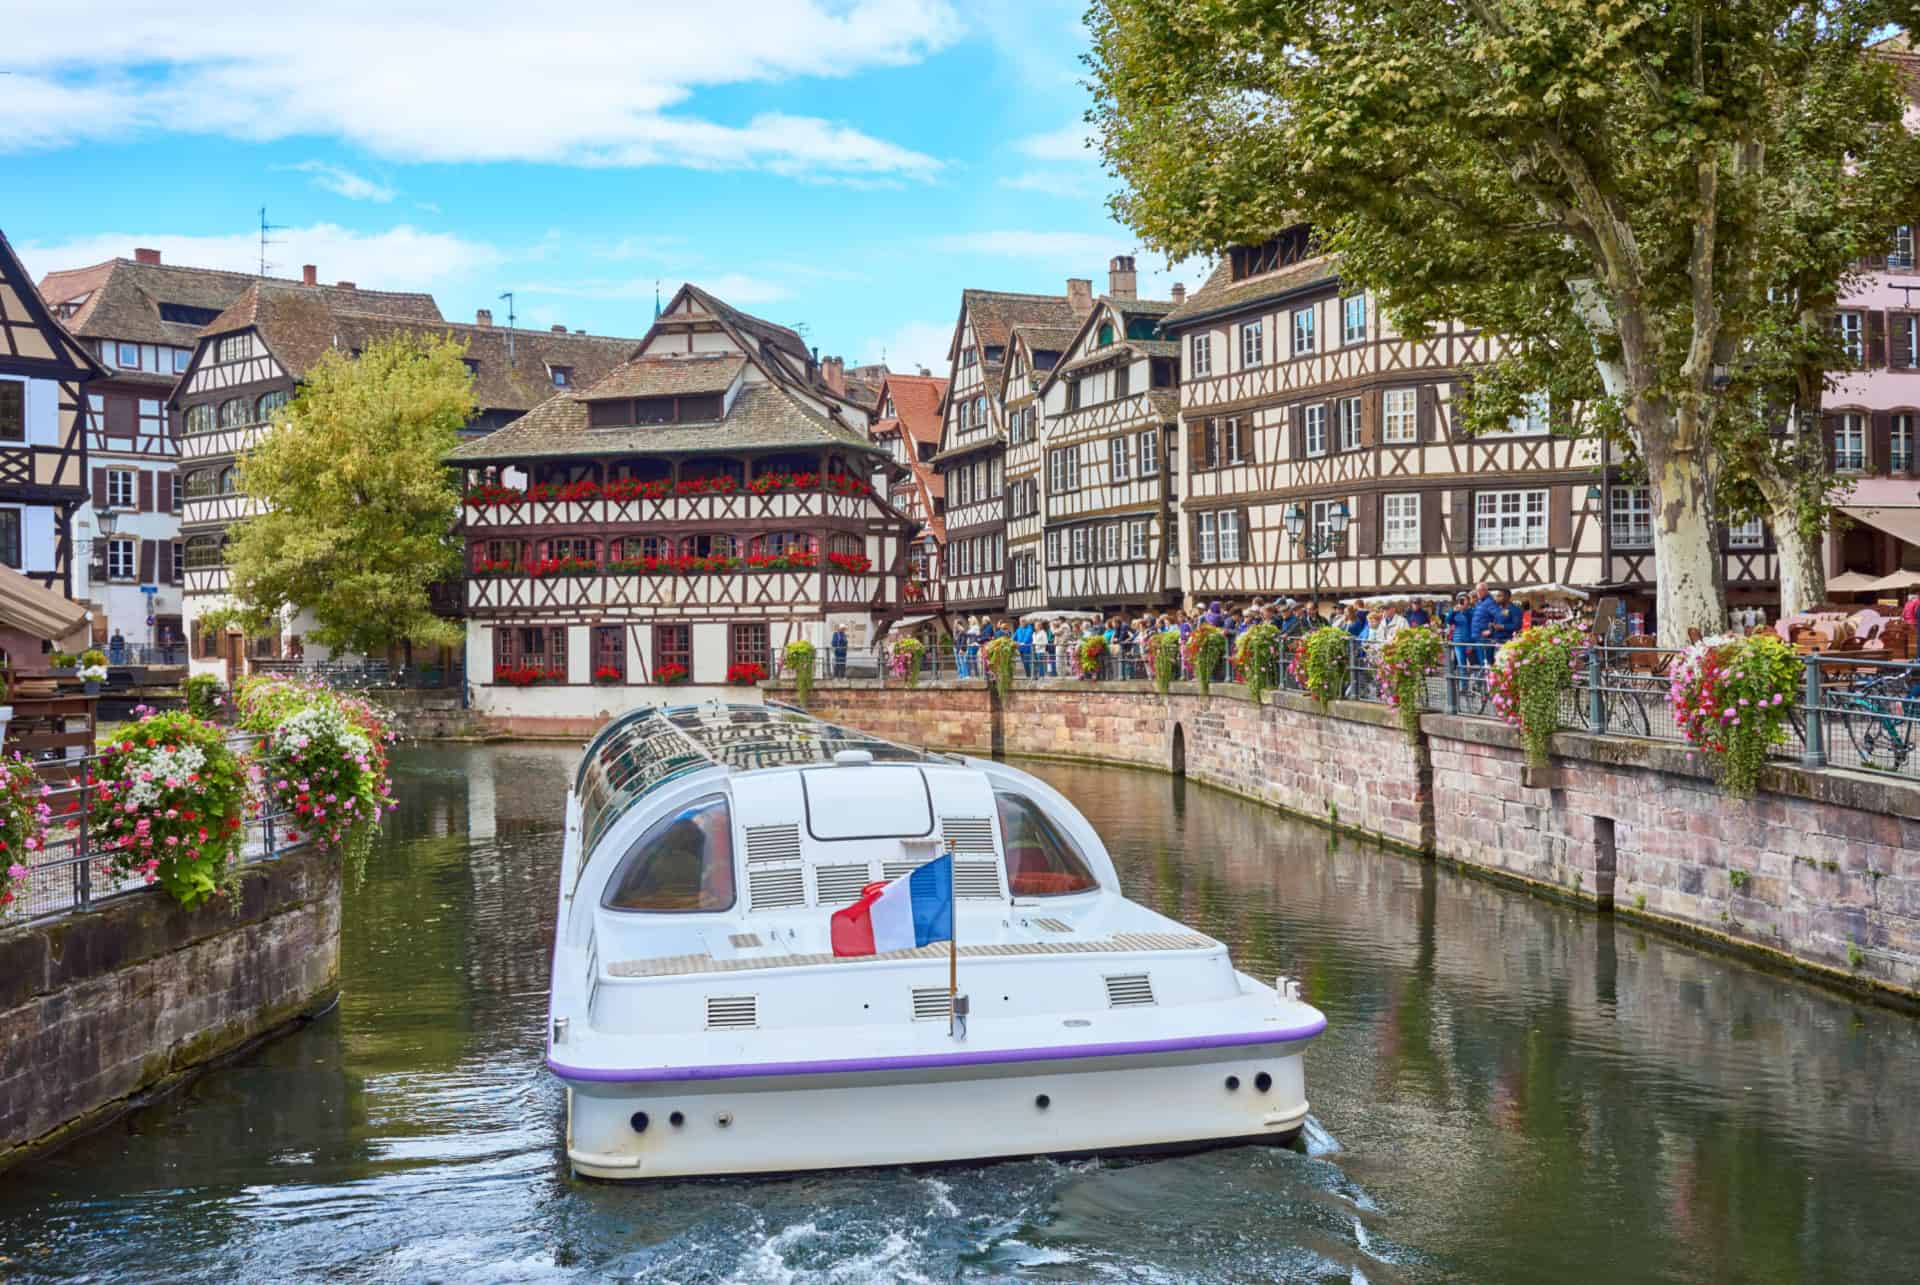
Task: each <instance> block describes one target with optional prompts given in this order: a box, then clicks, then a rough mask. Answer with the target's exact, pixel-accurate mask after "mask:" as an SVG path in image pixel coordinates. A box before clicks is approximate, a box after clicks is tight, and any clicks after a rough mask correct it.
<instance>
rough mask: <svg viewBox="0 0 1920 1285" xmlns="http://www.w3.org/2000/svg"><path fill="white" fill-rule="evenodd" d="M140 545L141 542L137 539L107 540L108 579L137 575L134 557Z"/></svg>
mask: <svg viewBox="0 0 1920 1285" xmlns="http://www.w3.org/2000/svg"><path fill="white" fill-rule="evenodd" d="M139 547H140V545H139V542H138V541H135V540H109V541H107V579H109V580H131V579H133V578H134V575H135V568H134V558H135V555H136V553H137V551H138V550H139Z"/></svg>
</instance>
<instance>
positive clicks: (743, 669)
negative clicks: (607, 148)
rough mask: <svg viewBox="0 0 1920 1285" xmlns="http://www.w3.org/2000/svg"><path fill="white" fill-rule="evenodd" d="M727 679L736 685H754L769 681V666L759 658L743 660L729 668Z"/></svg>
mask: <svg viewBox="0 0 1920 1285" xmlns="http://www.w3.org/2000/svg"><path fill="white" fill-rule="evenodd" d="M727 681H728V682H729V683H731V684H732V685H733V686H735V687H752V686H754V685H755V684H757V683H764V682H766V681H767V667H766V666H765V665H762V664H761V663H760V662H759V661H757V660H749V661H742V662H741V663H740V664H738V665H734V666H732V667H730V668H729V669H728V670H727Z"/></svg>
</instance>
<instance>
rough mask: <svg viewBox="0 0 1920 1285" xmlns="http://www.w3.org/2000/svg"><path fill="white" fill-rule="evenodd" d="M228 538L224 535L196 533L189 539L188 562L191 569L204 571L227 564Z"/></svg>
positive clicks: (188, 567)
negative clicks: (225, 552) (226, 548)
mask: <svg viewBox="0 0 1920 1285" xmlns="http://www.w3.org/2000/svg"><path fill="white" fill-rule="evenodd" d="M226 543H227V538H226V537H225V536H223V535H196V536H191V537H189V538H188V540H187V548H186V564H187V569H188V570H190V571H204V570H206V569H208V568H210V567H219V566H223V565H225V554H224V552H223V550H224V549H225V547H226Z"/></svg>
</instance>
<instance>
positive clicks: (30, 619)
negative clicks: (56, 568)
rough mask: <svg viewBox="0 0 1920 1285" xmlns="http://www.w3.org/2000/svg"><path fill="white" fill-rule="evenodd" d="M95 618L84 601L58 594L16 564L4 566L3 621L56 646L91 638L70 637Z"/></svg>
mask: <svg viewBox="0 0 1920 1285" xmlns="http://www.w3.org/2000/svg"><path fill="white" fill-rule="evenodd" d="M92 618H93V613H92V612H90V611H88V610H87V608H86V605H85V604H84V603H78V602H75V601H73V600H72V599H71V598H67V597H64V596H62V595H61V594H57V593H55V592H54V591H53V590H51V589H49V588H47V587H46V586H45V585H43V584H41V583H40V582H39V581H37V580H29V579H28V578H27V577H25V576H23V575H21V574H20V573H19V572H18V571H15V570H14V569H13V568H12V567H5V566H0V625H7V626H10V627H12V628H14V629H18V630H20V631H21V632H22V633H24V634H29V635H31V636H32V637H35V638H41V639H45V640H46V641H48V642H50V643H52V644H53V645H54V646H56V647H61V646H64V645H68V644H71V645H73V646H80V645H83V644H84V643H85V642H86V641H87V640H86V639H85V638H84V637H78V638H71V639H70V638H69V635H71V634H78V633H82V632H84V631H85V629H86V624H87V621H89V620H91V619H92Z"/></svg>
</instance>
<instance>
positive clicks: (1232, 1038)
mask: <svg viewBox="0 0 1920 1285" xmlns="http://www.w3.org/2000/svg"><path fill="white" fill-rule="evenodd" d="M1326 1029H1327V1019H1326V1018H1324V1017H1322V1018H1320V1019H1319V1020H1318V1021H1315V1022H1309V1023H1308V1024H1307V1025H1305V1026H1296V1027H1292V1028H1289V1029H1283V1030H1273V1031H1247V1032H1244V1033H1241V1034H1237V1035H1194V1036H1188V1037H1186V1038H1184V1039H1177V1040H1135V1041H1131V1042H1129V1043H1124V1044H1078V1045H1071V1046H1068V1047H1064V1048H1062V1047H1058V1046H1055V1047H1050V1048H1037V1049H991V1050H985V1051H982V1052H978V1053H973V1052H967V1053H915V1054H912V1055H910V1056H907V1057H854V1058H839V1059H835V1060H832V1061H825V1062H742V1063H735V1064H732V1065H723V1066H643V1067H631V1068H612V1067H591V1066H567V1065H566V1064H564V1063H562V1062H556V1061H555V1060H554V1058H553V1052H552V1050H551V1049H549V1050H548V1053H547V1069H548V1070H550V1071H552V1072H553V1073H554V1074H555V1075H557V1076H559V1077H560V1078H561V1079H563V1080H580V1081H583V1082H597V1083H602V1084H634V1083H643V1082H657V1081H671V1080H741V1079H748V1078H751V1077H754V1076H775V1075H845V1074H848V1073H850V1072H860V1071H918V1070H932V1069H937V1068H940V1067H949V1066H993V1065H997V1064H1000V1063H1009V1062H1064V1061H1074V1060H1079V1059H1083V1058H1096V1057H1129V1056H1134V1055H1138V1054H1143V1053H1187V1052H1192V1051H1194V1050H1197V1049H1231V1048H1245V1047H1246V1046H1248V1045H1251V1044H1284V1043H1286V1042H1288V1041H1289V1040H1310V1039H1312V1038H1313V1037H1314V1036H1316V1035H1318V1034H1320V1032H1322V1031H1324V1030H1326Z"/></svg>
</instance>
